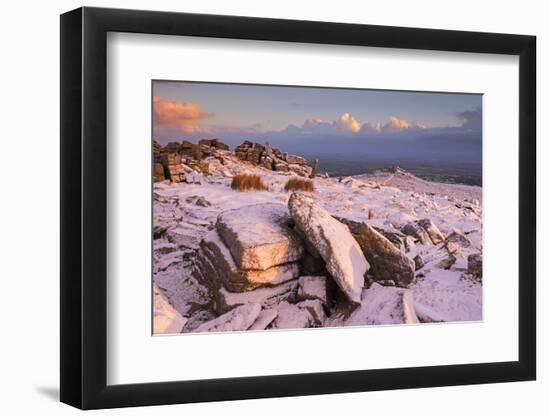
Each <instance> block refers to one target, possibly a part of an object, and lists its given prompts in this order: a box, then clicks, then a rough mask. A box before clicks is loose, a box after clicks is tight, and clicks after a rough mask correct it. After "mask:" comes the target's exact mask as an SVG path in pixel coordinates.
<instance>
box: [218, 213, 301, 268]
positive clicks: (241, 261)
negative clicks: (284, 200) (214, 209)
mask: <svg viewBox="0 0 550 417" xmlns="http://www.w3.org/2000/svg"><path fill="white" fill-rule="evenodd" d="M216 229H217V230H218V232H219V234H220V236H221V237H222V239H223V241H224V242H225V244H226V245H227V247H228V248H229V251H230V252H231V254H232V255H233V259H235V263H236V264H237V266H238V267H239V268H242V269H256V270H266V269H269V268H271V267H273V266H275V265H281V264H284V263H288V262H294V261H297V260H299V259H301V258H302V257H303V256H304V247H303V245H302V243H301V241H300V238H299V237H298V236H297V235H296V233H294V231H293V230H292V228H291V224H290V216H289V214H288V210H287V208H286V207H285V206H284V205H282V204H276V203H266V204H259V205H251V206H246V207H242V208H240V209H237V210H229V211H225V212H223V213H222V214H220V215H219V216H218V221H217V223H216Z"/></svg>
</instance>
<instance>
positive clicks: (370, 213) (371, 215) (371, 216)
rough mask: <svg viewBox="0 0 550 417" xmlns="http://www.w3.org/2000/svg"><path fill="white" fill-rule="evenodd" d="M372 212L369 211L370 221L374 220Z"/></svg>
mask: <svg viewBox="0 0 550 417" xmlns="http://www.w3.org/2000/svg"><path fill="white" fill-rule="evenodd" d="M374 217H375V216H374V211H372V210H371V209H369V220H372V219H374Z"/></svg>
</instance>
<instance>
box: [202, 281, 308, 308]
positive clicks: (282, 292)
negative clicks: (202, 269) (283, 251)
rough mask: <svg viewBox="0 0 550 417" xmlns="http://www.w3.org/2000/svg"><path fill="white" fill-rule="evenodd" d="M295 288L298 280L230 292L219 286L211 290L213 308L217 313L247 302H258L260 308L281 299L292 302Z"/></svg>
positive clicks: (275, 303)
mask: <svg viewBox="0 0 550 417" xmlns="http://www.w3.org/2000/svg"><path fill="white" fill-rule="evenodd" d="M297 288H298V280H293V281H288V282H285V283H283V284H279V285H275V286H272V287H261V288H257V289H255V290H252V291H246V292H231V291H228V290H226V289H225V288H224V287H223V286H220V287H218V288H217V289H216V290H214V291H213V292H212V294H213V309H214V311H216V312H217V313H225V312H226V311H228V310H231V309H232V308H234V307H235V306H239V305H242V304H247V303H258V304H260V305H261V306H262V308H271V307H273V306H276V305H277V304H279V303H281V302H283V301H285V302H291V303H294V302H295V301H296V291H297Z"/></svg>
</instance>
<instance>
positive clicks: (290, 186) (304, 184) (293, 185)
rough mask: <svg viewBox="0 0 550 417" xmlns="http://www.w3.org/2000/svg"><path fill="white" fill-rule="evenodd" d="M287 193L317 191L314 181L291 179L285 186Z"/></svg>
mask: <svg viewBox="0 0 550 417" xmlns="http://www.w3.org/2000/svg"><path fill="white" fill-rule="evenodd" d="M285 190H286V191H307V192H309V193H312V192H314V191H315V187H314V186H313V181H310V180H305V179H301V178H291V179H289V180H288V182H287V183H286V185H285Z"/></svg>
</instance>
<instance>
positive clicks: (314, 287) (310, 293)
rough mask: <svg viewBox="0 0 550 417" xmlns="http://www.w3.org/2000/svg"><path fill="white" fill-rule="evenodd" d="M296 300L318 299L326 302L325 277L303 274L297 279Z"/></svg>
mask: <svg viewBox="0 0 550 417" xmlns="http://www.w3.org/2000/svg"><path fill="white" fill-rule="evenodd" d="M296 298H297V299H298V300H319V301H321V302H322V303H323V304H326V303H327V279H326V277H323V276H305V277H300V278H299V279H298V293H297V294H296Z"/></svg>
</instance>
